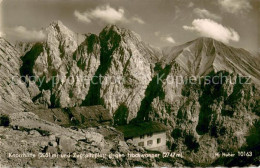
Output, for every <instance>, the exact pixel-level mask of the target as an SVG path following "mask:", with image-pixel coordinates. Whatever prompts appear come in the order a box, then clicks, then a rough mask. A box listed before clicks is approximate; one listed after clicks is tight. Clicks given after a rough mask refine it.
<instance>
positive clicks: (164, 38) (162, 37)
mask: <svg viewBox="0 0 260 168" xmlns="http://www.w3.org/2000/svg"><path fill="white" fill-rule="evenodd" d="M154 35H155V36H156V37H160V40H161V41H164V42H167V43H171V44H175V43H176V41H175V40H174V38H173V37H172V36H171V35H162V34H161V32H160V31H157V32H154Z"/></svg>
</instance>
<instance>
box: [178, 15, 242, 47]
mask: <svg viewBox="0 0 260 168" xmlns="http://www.w3.org/2000/svg"><path fill="white" fill-rule="evenodd" d="M183 29H184V30H187V31H191V32H196V33H198V34H199V35H200V36H204V37H211V38H213V39H216V40H218V41H221V42H224V43H229V41H236V42H237V41H239V39H240V36H239V34H238V33H237V32H236V31H235V30H234V29H232V28H228V27H225V26H223V25H222V24H220V23H217V22H215V21H213V20H210V19H195V20H193V21H192V26H186V25H185V26H183Z"/></svg>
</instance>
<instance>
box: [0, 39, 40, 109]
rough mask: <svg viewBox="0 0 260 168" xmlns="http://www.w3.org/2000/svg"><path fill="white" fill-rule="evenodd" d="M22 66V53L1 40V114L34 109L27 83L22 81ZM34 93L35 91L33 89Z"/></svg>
mask: <svg viewBox="0 0 260 168" xmlns="http://www.w3.org/2000/svg"><path fill="white" fill-rule="evenodd" d="M21 65H22V61H21V60H20V52H19V51H17V50H16V48H15V47H14V46H13V45H12V44H10V43H9V42H7V41H6V40H4V39H3V38H0V113H7V114H8V113H13V112H17V111H24V110H26V109H29V108H31V107H32V104H33V103H32V100H31V96H30V93H29V92H28V90H27V87H26V83H24V82H22V81H21V75H20V71H19V70H20V67H21ZM28 87H29V86H28ZM32 92H35V90H34V89H32ZM36 92H37V90H36Z"/></svg>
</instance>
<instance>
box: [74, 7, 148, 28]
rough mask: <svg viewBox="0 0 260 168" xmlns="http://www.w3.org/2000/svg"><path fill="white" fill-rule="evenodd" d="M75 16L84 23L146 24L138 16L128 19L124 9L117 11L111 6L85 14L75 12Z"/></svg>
mask: <svg viewBox="0 0 260 168" xmlns="http://www.w3.org/2000/svg"><path fill="white" fill-rule="evenodd" d="M74 16H75V17H76V18H77V19H78V21H80V22H83V23H91V22H93V21H94V20H99V21H102V22H105V23H108V24H115V23H117V22H123V23H128V22H136V23H139V24H144V23H145V22H144V21H143V20H142V19H141V18H139V17H137V16H135V17H132V18H131V19H128V18H127V17H126V16H125V10H124V9H123V8H119V9H115V8H113V7H111V6H110V5H104V6H98V7H96V8H95V9H92V10H88V11H85V12H79V11H77V10H75V11H74Z"/></svg>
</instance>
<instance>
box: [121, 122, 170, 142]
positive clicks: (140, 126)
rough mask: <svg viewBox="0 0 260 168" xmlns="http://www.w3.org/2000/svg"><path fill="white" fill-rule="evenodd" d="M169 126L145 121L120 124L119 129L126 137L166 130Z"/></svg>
mask: <svg viewBox="0 0 260 168" xmlns="http://www.w3.org/2000/svg"><path fill="white" fill-rule="evenodd" d="M167 129H168V128H167V127H166V126H165V125H163V124H161V123H157V122H152V121H151V122H143V123H135V124H128V125H124V126H118V127H117V130H119V131H121V132H122V133H123V134H124V136H125V138H126V139H129V138H133V137H138V136H143V135H147V134H151V133H158V132H165V131H166V130H167Z"/></svg>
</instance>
